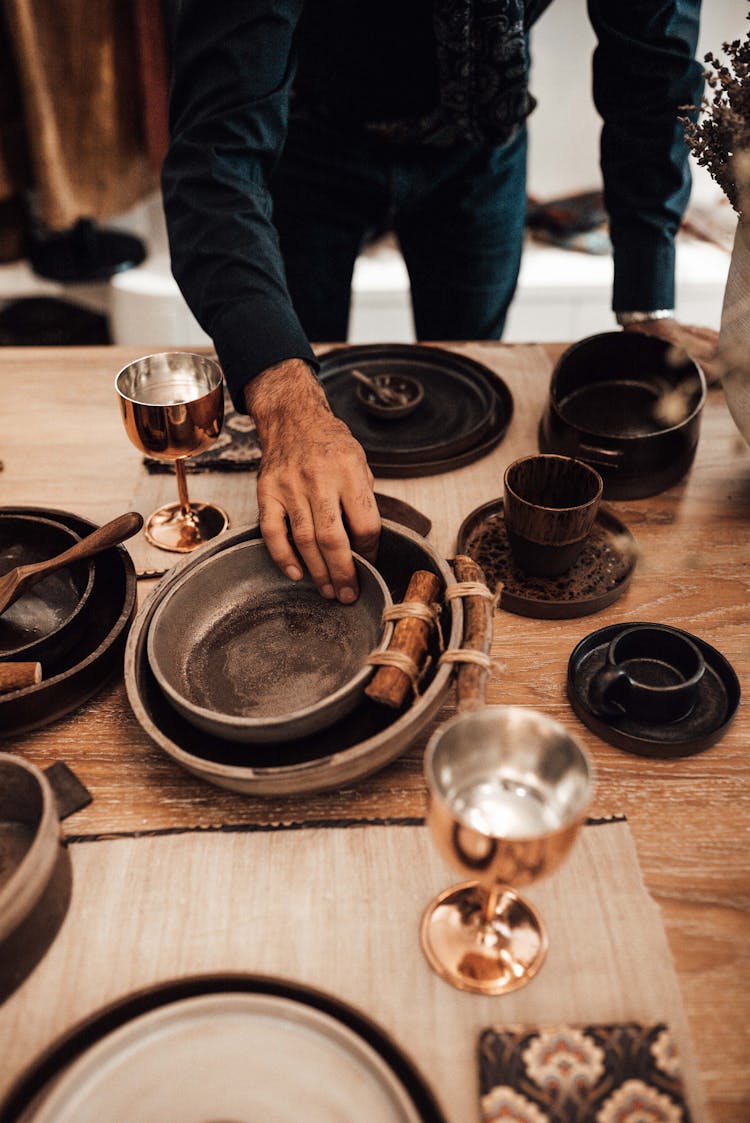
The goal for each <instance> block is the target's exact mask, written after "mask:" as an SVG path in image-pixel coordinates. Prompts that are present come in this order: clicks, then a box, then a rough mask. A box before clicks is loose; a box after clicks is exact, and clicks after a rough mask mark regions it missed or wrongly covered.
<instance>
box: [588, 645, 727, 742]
mask: <svg viewBox="0 0 750 1123" xmlns="http://www.w3.org/2000/svg"><path fill="white" fill-rule="evenodd" d="M705 669H706V666H705V662H704V659H703V656H702V655H701V653H700V651H699V650H698V648H697V647H696V646H695V644H694V643H693V642H692V640H689V639H688V638H687V636H684V635H682V633H681V632H678V631H676V630H675V629H674V628H668V627H665V626H663V625H657V624H650V625H648V626H647V627H643V626H640V627H638V626H636V627H634V628H625V629H624V631H622V632H619V633H618V634H617V635H616V636H615V637H614V639H613V640H612V641H611V643H610V645H609V647H608V649H607V657H606V660H605V663H604V666H603V667H602V668H601V669H600V670H598V671H597V673H596V674H595V675H594V678H593V680H592V683H591V696H590V704H591V707H592V709H593V710H594V712H595V713H597V714H598V716H599V717H605V718H617V717H621V716H622V715H623V714H625V715H627V716H628V717H632V718H637V719H638V720H639V721H645V722H648V723H651V724H657V725H661V724H663V723H665V722H669V721H679V720H680V719H681V718H684V717H687V716H688V714H689V713H690V711H691V710H692V708H693V706H694V704H695V699H696V696H697V692H698V686H699V685H700V681H701V679H702V678H703V675H704V672H705Z"/></svg>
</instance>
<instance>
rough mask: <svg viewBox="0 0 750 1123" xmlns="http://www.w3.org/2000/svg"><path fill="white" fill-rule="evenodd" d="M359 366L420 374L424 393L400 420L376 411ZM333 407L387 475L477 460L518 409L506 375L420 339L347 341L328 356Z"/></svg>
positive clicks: (325, 367)
mask: <svg viewBox="0 0 750 1123" xmlns="http://www.w3.org/2000/svg"><path fill="white" fill-rule="evenodd" d="M353 369H357V370H362V371H363V373H365V374H367V375H369V376H375V375H377V374H386V373H393V374H402V375H409V376H410V377H412V378H417V379H419V381H420V382H421V383H422V385H423V386H424V390H425V397H424V400H423V401H422V402H421V403H420V405H419V406H418V407H417V409H416V410H415V411H414V413H412V414H411V415H410V416H409V417H407V418H404V419H403V420H400V421H393V420H380V419H378V418H374V417H372V416H370V415H369V414H368V413H367V411H366V410H365V408H364V406H363V405H362V403H361V402H360V400H359V399H358V397H357V387H358V385H359V383H358V382H357V381H356V380H355V379H354V378H352V377H351V371H352V370H353ZM320 378H321V382H322V383H323V386H324V387H325V390H326V393H327V395H328V398H329V401H330V403H331V408H332V409H333V412H334V413H335V414H336V416H337V417H340V418H341V419H342V420H343V421H345V422H346V423H347V425H348V426H349V428H350V429H351V431H352V432H353V433H354V435H355V437H356V438H357V440H358V441H359V442H360V444H361V445H362V447H363V448H364V450H365V453H366V455H367V460H368V463H369V464H370V467H371V469H372V471H373V472H374V473H375V474H376V475H378V476H381V477H385V476H394V477H407V476H425V475H434V474H436V473H439V472H444V471H450V470H451V469H452V468H456V467H460V466H462V465H464V464H469V463H472V462H473V461H474V460H478V459H479V458H480V457H481V456H484V455H485V454H486V453H487V452H489V451H490V449H492V448H494V447H495V445H496V444H498V443H499V442H500V440H502V438H503V436H504V435H505V433H506V431H507V428H508V425H509V424H510V420H511V417H512V415H513V399H512V397H511V394H510V391H509V390H508V387H507V386H506V385H505V383H504V382H503V381H502V379H500V378H499V377H498V376H497V375H496V374H495V373H494V372H493V371H491V370H490V369H489V368H488V367H485V366H483V365H482V364H481V363H477V362H475V361H474V360H473V359H469V358H467V357H466V356H464V355H459V354H456V353H454V352H452V351H446V350H443V349H441V348H437V347H421V346H418V345H416V344H365V345H361V346H357V347H342V348H337V349H336V350H334V351H331V352H329V353H328V354H326V355H324V356H323V358H322V360H321V372H320Z"/></svg>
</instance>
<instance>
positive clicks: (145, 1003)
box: [0, 972, 447, 1123]
mask: <svg viewBox="0 0 750 1123" xmlns="http://www.w3.org/2000/svg"><path fill="white" fill-rule="evenodd" d="M237 991H240V992H244V993H253V994H270V995H275V996H279V997H283V998H289V999H291V1000H292V1001H296V1002H299V1003H300V1004H302V1005H306V1006H311V1007H314V1008H315V1009H318V1010H320V1011H322V1012H323V1013H326V1014H328V1015H329V1016H330V1017H333V1018H334V1019H336V1020H337V1021H340V1022H342V1023H343V1024H344V1025H346V1026H347V1027H348V1028H349V1029H350V1030H352V1031H353V1032H354V1033H355V1034H357V1036H359V1037H361V1038H362V1039H363V1040H364V1041H366V1042H367V1043H368V1044H369V1045H370V1046H371V1047H372V1048H373V1049H375V1051H376V1052H377V1053H379V1055H380V1056H381V1057H382V1059H383V1060H384V1061H385V1063H386V1064H387V1065H388V1067H389V1068H390V1069H391V1071H392V1072H393V1073H394V1074H395V1076H396V1077H397V1078H398V1080H399V1082H400V1084H401V1085H402V1087H403V1088H404V1090H405V1092H406V1093H407V1095H408V1096H409V1098H410V1099H411V1101H412V1103H413V1104H414V1108H415V1109H416V1111H417V1112H418V1114H419V1115H420V1117H421V1119H422V1121H423V1123H447V1121H446V1118H445V1116H444V1114H443V1112H442V1111H441V1109H440V1107H439V1105H438V1102H437V1099H436V1097H435V1094H434V1093H433V1091H432V1089H431V1088H430V1085H429V1084H428V1083H427V1081H426V1080H425V1078H424V1076H423V1075H422V1074H421V1072H420V1071H419V1069H418V1068H417V1065H416V1064H415V1062H414V1061H413V1060H412V1058H411V1057H410V1056H409V1054H408V1053H407V1052H405V1050H404V1049H403V1048H402V1047H401V1046H400V1045H399V1044H398V1043H397V1042H396V1041H395V1039H394V1038H392V1037H391V1036H390V1034H389V1033H388V1032H387V1031H386V1030H384V1029H383V1028H382V1027H381V1026H379V1025H378V1024H377V1023H376V1022H375V1021H374V1020H373V1019H371V1018H370V1017H369V1016H368V1015H367V1014H365V1013H363V1012H362V1011H361V1010H359V1009H358V1008H357V1007H355V1006H353V1005H352V1004H350V1003H348V1002H346V1001H344V1000H343V999H340V998H337V997H335V996H334V995H332V994H328V993H327V992H325V991H322V990H319V989H317V988H316V987H311V986H308V985H307V984H302V983H297V982H295V981H293V980H289V979H283V978H280V977H277V976H274V975H255V974H249V973H244V972H219V973H215V974H201V975H188V976H183V977H178V978H173V979H169V980H166V981H163V982H160V983H156V984H153V985H151V986H147V987H143V988H140V989H138V990H136V991H133V992H131V993H130V994H126V995H124V996H122V997H120V998H117V999H115V1000H114V1001H112V1002H110V1003H107V1004H106V1005H105V1006H102V1007H100V1008H99V1009H98V1010H95V1011H93V1012H92V1013H91V1014H89V1015H88V1016H87V1017H84V1018H83V1019H81V1020H79V1021H78V1022H76V1023H75V1024H74V1025H73V1026H71V1027H70V1029H68V1030H66V1031H64V1032H63V1033H62V1034H60V1035H59V1036H58V1037H56V1038H55V1039H54V1040H53V1041H52V1042H51V1043H50V1044H49V1045H48V1046H47V1047H46V1048H45V1049H44V1050H43V1051H42V1053H41V1054H40V1055H39V1056H38V1057H36V1058H35V1059H34V1060H33V1061H32V1062H31V1064H30V1065H28V1066H27V1068H26V1069H25V1070H24V1071H23V1072H22V1073H21V1075H20V1076H19V1077H18V1079H17V1080H16V1081H15V1083H14V1084H13V1085H12V1087H11V1088H10V1090H9V1092H8V1093H7V1095H6V1096H5V1098H4V1099H3V1101H2V1103H0V1119H3V1120H4V1121H5V1123H21V1120H22V1118H23V1115H24V1114H25V1113H26V1112H27V1111H28V1110H29V1109H30V1108H31V1107H32V1106H33V1104H34V1102H35V1101H36V1102H37V1103H38V1097H39V1096H40V1095H41V1093H42V1092H44V1090H45V1088H46V1087H47V1086H48V1085H49V1083H50V1081H52V1080H54V1078H55V1077H56V1076H57V1075H60V1074H61V1073H62V1071H63V1069H64V1067H65V1066H67V1065H69V1064H71V1063H72V1062H73V1061H74V1060H76V1059H77V1058H78V1057H80V1056H81V1055H82V1054H83V1053H84V1052H85V1051H86V1050H87V1049H89V1048H91V1047H92V1046H93V1045H94V1044H96V1043H97V1042H98V1041H101V1040H102V1038H103V1037H104V1036H105V1035H106V1034H109V1033H112V1032H114V1031H115V1030H116V1029H119V1028H120V1027H121V1026H123V1025H125V1024H127V1023H128V1022H130V1021H132V1020H134V1019H135V1018H136V1017H138V1016H140V1015H141V1014H146V1013H148V1012H150V1011H151V1010H155V1009H158V1008H160V1007H163V1006H167V1005H171V1004H172V1003H174V1002H178V1001H180V1000H182V999H185V998H193V997H197V996H200V995H205V994H219V993H228V992H237Z"/></svg>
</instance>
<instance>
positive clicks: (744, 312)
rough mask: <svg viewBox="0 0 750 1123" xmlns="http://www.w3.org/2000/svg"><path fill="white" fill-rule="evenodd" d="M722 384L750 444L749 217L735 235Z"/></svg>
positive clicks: (723, 325) (721, 347) (726, 294)
mask: <svg viewBox="0 0 750 1123" xmlns="http://www.w3.org/2000/svg"><path fill="white" fill-rule="evenodd" d="M719 354H720V357H721V359H722V361H723V364H724V374H723V377H722V386H723V387H724V397H725V398H726V400H727V405H728V406H729V412H730V413H731V415H732V417H733V418H734V421H735V424H736V426H737V428H738V429H739V431H740V432H741V433H742V436H743V437H744V438H745V440H746V441H747V442H748V444H750V219H747V218H746V219H744V220H740V222H738V223H737V230H736V232H735V236H734V247H733V249H732V259H731V261H730V264H729V273H728V275H727V287H726V290H725V292H724V304H723V307H722V311H721V328H720V331H719Z"/></svg>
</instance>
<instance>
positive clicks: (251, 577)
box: [147, 540, 393, 743]
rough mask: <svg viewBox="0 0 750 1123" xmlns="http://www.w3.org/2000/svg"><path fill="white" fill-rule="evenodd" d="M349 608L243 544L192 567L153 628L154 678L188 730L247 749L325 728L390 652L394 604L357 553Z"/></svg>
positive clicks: (261, 547) (259, 545) (253, 545)
mask: <svg viewBox="0 0 750 1123" xmlns="http://www.w3.org/2000/svg"><path fill="white" fill-rule="evenodd" d="M355 565H356V569H357V576H358V579H359V585H360V595H359V598H358V599H357V600H356V601H355V603H354V604H352V605H344V604H340V603H339V602H338V601H329V600H326V599H325V598H323V597H322V596H321V595H320V594H319V593H318V591H317V589H316V588H315V585H314V584H313V582H312V580H311V579H310V577H309V576H306V577H305V578H303V579H302V580H301V581H299V582H296V583H295V582H292V581H290V580H289V578H287V577H286V576H285V575H284V574H282V573H281V572H280V571H279V570H278V568H277V567H276V565H275V564H274V562H273V560H272V558H271V556H270V554H269V553H268V550H267V549H266V546H265V544H264V543H263V542H262V541H261V540H255V541H251V542H239V543H236V544H235V545H234V546H231V547H230V548H228V549H226V550H222V551H221V552H219V553H216V554H213V555H212V556H210V557H207V558H205V559H204V560H203V561H202V562H201V563H200V564H198V565H196V566H195V567H194V568H190V569H189V570H188V571H187V572H186V573H185V575H184V576H183V578H182V579H181V580H179V581H178V582H176V583H175V584H174V585H173V586H172V587H171V588H170V590H169V592H168V594H167V595H166V596H165V597H164V598H163V600H161V602H160V604H159V606H158V608H157V609H156V611H155V613H154V615H153V619H152V620H151V623H150V626H149V630H148V638H147V654H148V661H149V664H150V667H151V670H152V672H153V674H154V677H155V678H156V681H157V682H158V684H159V687H160V688H161V690H162V691H163V693H164V696H165V698H166V699H167V701H168V702H169V704H170V705H171V706H173V707H174V709H176V710H177V712H178V713H179V714H181V715H182V717H183V718H184V719H185V720H186V721H188V722H189V723H190V724H191V725H194V726H195V727H197V728H198V729H200V730H202V731H204V732H206V733H209V734H212V735H214V736H217V737H221V738H226V739H227V740H230V741H238V742H245V743H254V742H278V741H285V740H289V739H290V738H294V737H303V736H307V735H308V734H310V733H313V732H316V731H317V730H319V729H323V728H325V727H326V726H328V725H332V724H333V723H334V722H336V721H338V720H339V719H340V718H341V717H342V716H344V715H345V714H346V713H348V712H349V711H350V710H352V709H353V708H354V707H355V706H356V705H357V702H358V701H359V700H360V698H361V696H362V693H363V691H364V688H365V686H366V684H367V681H368V679H369V678H370V675H371V674H372V672H373V669H374V668H373V665H372V664H371V663H369V662H368V656H369V655H370V654H371V653H372V652H374V651H376V650H380V649H382V648H383V647H384V646H385V645H387V643H388V640H389V638H390V634H391V631H392V628H393V625H392V624H390V623H385V624H384V622H383V611H384V609H385V608H386V607H387V606H388V605H389V604H390V603H391V595H390V593H389V591H388V587H387V585H386V583H385V581H384V580H383V578H382V577H381V576H380V574H379V573H378V571H377V570H376V569H375V567H374V566H372V565H370V563H369V562H367V561H365V559H364V558H362V557H359V556H357V555H355Z"/></svg>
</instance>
